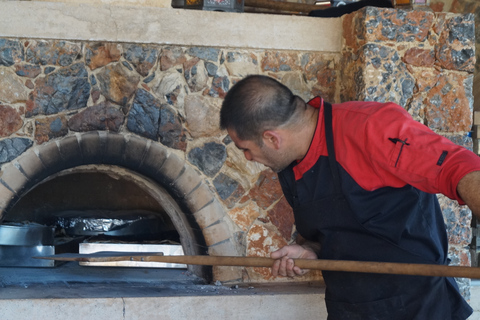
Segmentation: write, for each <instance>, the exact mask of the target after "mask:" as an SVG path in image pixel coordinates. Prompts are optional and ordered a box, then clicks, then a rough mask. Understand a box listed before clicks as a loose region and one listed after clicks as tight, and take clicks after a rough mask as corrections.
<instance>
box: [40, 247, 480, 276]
mask: <svg viewBox="0 0 480 320" xmlns="http://www.w3.org/2000/svg"><path fill="white" fill-rule="evenodd" d="M36 258H40V259H52V260H63V261H82V262H109V261H145V262H165V263H179V264H192V265H210V266H237V267H266V268H270V267H272V265H273V262H274V261H275V260H273V259H271V258H265V257H234V256H163V255H161V253H155V254H150V253H122V252H115V253H111V252H103V253H102V252H97V253H94V254H72V253H65V254H59V255H53V256H45V257H36ZM294 261H295V265H297V266H299V267H300V268H302V269H317V270H323V271H344V272H362V273H382V274H398V275H414V276H431V277H457V278H472V279H480V268H478V267H457V266H444V265H434V264H415V263H394V262H369V261H344V260H321V259H317V260H309V259H294Z"/></svg>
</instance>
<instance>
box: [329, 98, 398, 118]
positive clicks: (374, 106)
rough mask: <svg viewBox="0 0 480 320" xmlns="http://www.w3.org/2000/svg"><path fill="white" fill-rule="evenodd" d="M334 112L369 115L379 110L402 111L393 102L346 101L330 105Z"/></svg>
mask: <svg viewBox="0 0 480 320" xmlns="http://www.w3.org/2000/svg"><path fill="white" fill-rule="evenodd" d="M332 106H333V108H334V110H338V111H343V112H356V113H361V114H365V115H371V114H373V113H376V112H377V111H380V110H384V111H386V110H404V109H403V108H402V107H401V106H399V105H398V104H396V103H393V102H376V101H347V102H342V103H336V104H332Z"/></svg>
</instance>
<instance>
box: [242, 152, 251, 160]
mask: <svg viewBox="0 0 480 320" xmlns="http://www.w3.org/2000/svg"><path fill="white" fill-rule="evenodd" d="M243 154H244V155H245V159H247V160H248V161H252V159H253V158H252V155H251V154H250V152H248V151H244V152H243Z"/></svg>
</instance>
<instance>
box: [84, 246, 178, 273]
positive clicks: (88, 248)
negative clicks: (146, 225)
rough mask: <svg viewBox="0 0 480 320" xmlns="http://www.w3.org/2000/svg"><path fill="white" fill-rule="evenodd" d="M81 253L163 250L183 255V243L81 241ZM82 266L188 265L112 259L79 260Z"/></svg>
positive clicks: (165, 252) (156, 266)
mask: <svg viewBox="0 0 480 320" xmlns="http://www.w3.org/2000/svg"><path fill="white" fill-rule="evenodd" d="M78 251H79V253H94V252H100V251H114V252H163V254H164V255H166V256H167V255H169V256H183V255H184V253H183V248H182V246H181V245H175V244H132V243H80V245H79V250H78ZM79 264H80V265H81V266H103V267H137V268H139V267H141V268H182V269H186V268H187V265H185V264H179V263H165V262H142V261H110V262H79Z"/></svg>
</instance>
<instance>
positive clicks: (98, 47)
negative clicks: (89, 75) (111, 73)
mask: <svg viewBox="0 0 480 320" xmlns="http://www.w3.org/2000/svg"><path fill="white" fill-rule="evenodd" d="M86 48H87V49H90V50H91V51H92V53H93V55H92V56H91V57H90V63H89V64H88V66H89V67H90V69H91V70H95V69H97V68H100V67H103V66H106V65H107V64H109V63H110V62H114V61H118V60H120V57H121V54H122V53H121V52H120V50H119V49H118V47H117V45H115V44H110V43H105V44H94V45H86Z"/></svg>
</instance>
